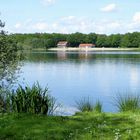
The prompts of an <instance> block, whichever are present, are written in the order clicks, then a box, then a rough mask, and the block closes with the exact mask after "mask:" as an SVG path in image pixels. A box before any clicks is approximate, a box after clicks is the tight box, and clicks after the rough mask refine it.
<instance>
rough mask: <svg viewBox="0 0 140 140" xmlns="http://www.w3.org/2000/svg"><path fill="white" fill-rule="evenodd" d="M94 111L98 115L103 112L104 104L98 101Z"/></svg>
mask: <svg viewBox="0 0 140 140" xmlns="http://www.w3.org/2000/svg"><path fill="white" fill-rule="evenodd" d="M94 111H95V112H98V113H101V112H102V103H101V102H100V101H97V102H96V104H95V105H94Z"/></svg>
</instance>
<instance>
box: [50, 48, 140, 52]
mask: <svg viewBox="0 0 140 140" xmlns="http://www.w3.org/2000/svg"><path fill="white" fill-rule="evenodd" d="M48 50H50V51H138V50H140V49H139V48H76V47H75V48H72V47H68V48H50V49H48Z"/></svg>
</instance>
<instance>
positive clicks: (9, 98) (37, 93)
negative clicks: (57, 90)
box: [0, 83, 57, 114]
mask: <svg viewBox="0 0 140 140" xmlns="http://www.w3.org/2000/svg"><path fill="white" fill-rule="evenodd" d="M48 93H49V91H48V88H45V89H42V88H41V86H40V85H39V84H38V83H36V84H33V86H32V87H29V86H26V87H25V88H23V87H22V86H21V85H19V87H18V88H17V90H16V91H13V92H8V93H7V94H6V96H0V102H1V103H0V104H1V106H2V107H3V109H1V110H3V111H5V112H18V113H33V114H53V112H54V111H55V110H56V108H57V105H56V99H55V98H54V97H52V96H50V95H49V94H48Z"/></svg>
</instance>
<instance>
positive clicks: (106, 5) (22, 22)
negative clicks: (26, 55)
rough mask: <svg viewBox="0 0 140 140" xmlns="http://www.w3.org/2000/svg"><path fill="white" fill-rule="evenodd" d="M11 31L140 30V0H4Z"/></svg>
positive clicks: (1, 7)
mask: <svg viewBox="0 0 140 140" xmlns="http://www.w3.org/2000/svg"><path fill="white" fill-rule="evenodd" d="M0 13H1V14H0V19H1V20H2V21H5V23H6V26H5V30H7V31H8V32H9V33H36V32H38V33H75V32H81V33H91V32H94V33H99V34H116V33H121V34H123V33H127V32H135V31H139V32H140V0H0Z"/></svg>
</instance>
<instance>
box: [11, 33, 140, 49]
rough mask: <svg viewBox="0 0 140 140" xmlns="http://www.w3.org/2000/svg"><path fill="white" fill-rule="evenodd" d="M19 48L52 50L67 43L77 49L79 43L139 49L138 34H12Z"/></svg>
mask: <svg viewBox="0 0 140 140" xmlns="http://www.w3.org/2000/svg"><path fill="white" fill-rule="evenodd" d="M10 36H13V37H14V38H15V40H16V41H17V42H18V44H19V45H20V46H22V47H23V48H24V49H34V48H53V47H56V46H57V43H58V41H65V40H66V41H68V42H69V46H70V47H78V46H79V44H80V43H93V44H96V46H97V47H111V48H118V47H122V48H126V47H129V48H130V47H131V48H138V47H140V32H134V33H126V34H111V35H104V34H95V33H90V34H83V33H79V32H76V33H72V34H59V33H57V34H56V33H52V34H49V33H42V34H39V33H35V34H13V35H10Z"/></svg>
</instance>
